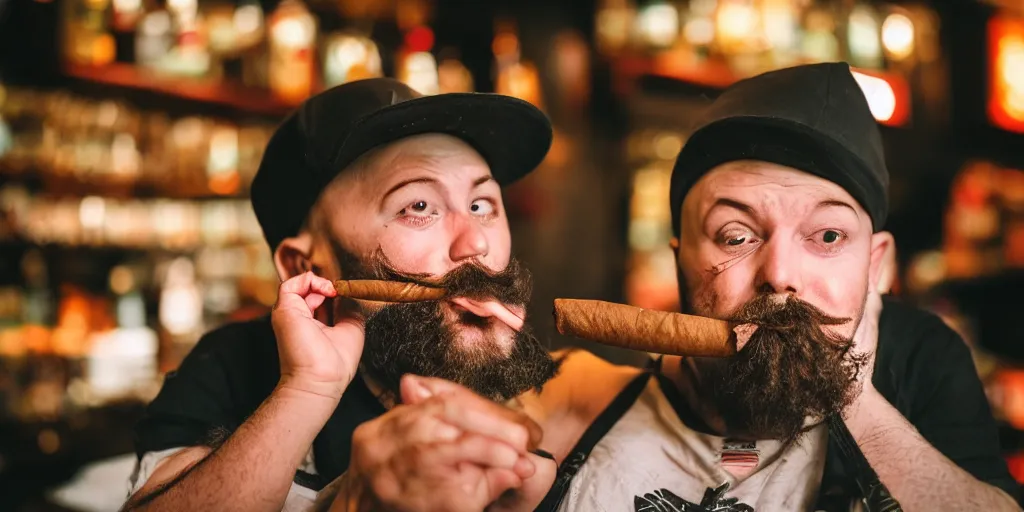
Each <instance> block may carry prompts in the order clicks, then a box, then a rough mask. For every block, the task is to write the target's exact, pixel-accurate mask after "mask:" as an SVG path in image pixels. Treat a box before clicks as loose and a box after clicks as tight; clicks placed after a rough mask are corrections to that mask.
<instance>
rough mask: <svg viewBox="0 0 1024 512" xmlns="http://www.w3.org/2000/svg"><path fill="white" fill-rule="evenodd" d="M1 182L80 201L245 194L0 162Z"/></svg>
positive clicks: (205, 186)
mask: <svg viewBox="0 0 1024 512" xmlns="http://www.w3.org/2000/svg"><path fill="white" fill-rule="evenodd" d="M0 181H2V182H3V183H4V184H5V185H15V184H16V185H25V186H29V187H31V188H39V189H40V190H41V191H43V192H45V193H46V195H47V196H48V197H53V198H83V197H88V196H98V197H103V198H109V199H170V200H182V201H215V200H231V199H237V200H247V199H249V194H248V191H246V190H238V187H231V189H230V191H227V190H226V191H224V192H223V193H220V192H217V191H214V190H212V189H211V187H210V186H209V184H207V183H175V184H173V185H172V184H160V183H152V182H149V181H146V180H143V179H135V178H128V179H125V178H121V179H118V178H115V177H111V178H89V179H83V178H81V177H79V176H75V175H73V174H56V173H48V172H40V171H37V170H34V169H32V170H27V171H26V170H16V169H13V168H11V167H7V166H5V165H4V164H3V162H0Z"/></svg>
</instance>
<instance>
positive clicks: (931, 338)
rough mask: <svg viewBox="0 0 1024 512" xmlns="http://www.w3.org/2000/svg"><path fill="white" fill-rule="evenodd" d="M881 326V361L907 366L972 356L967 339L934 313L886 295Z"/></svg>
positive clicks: (886, 363)
mask: <svg viewBox="0 0 1024 512" xmlns="http://www.w3.org/2000/svg"><path fill="white" fill-rule="evenodd" d="M883 304H884V305H883V309H882V316H881V318H880V319H879V325H878V363H879V364H880V365H881V364H885V365H889V366H895V367H898V368H899V367H906V366H908V365H913V364H915V363H918V362H924V361H934V360H936V359H942V358H949V357H953V358H958V359H960V358H965V357H966V358H968V359H969V355H970V351H969V350H968V348H967V344H966V343H964V340H963V338H961V337H960V335H959V334H957V332H956V331H954V330H953V329H952V328H950V327H949V325H947V324H946V322H944V321H943V320H942V319H941V318H939V317H938V316H937V315H935V314H934V313H931V312H929V311H925V310H922V309H920V308H918V307H916V306H914V305H912V304H908V303H906V302H903V301H901V300H898V299H894V298H888V297H887V298H885V300H884V303H883Z"/></svg>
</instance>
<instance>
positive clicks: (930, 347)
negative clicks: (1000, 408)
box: [876, 315, 1018, 500]
mask: <svg viewBox="0 0 1024 512" xmlns="http://www.w3.org/2000/svg"><path fill="white" fill-rule="evenodd" d="M915 330H917V331H918V332H919V333H920V337H919V338H918V341H919V342H918V343H912V344H910V345H909V347H908V348H910V351H909V353H908V354H907V358H906V360H905V364H906V366H905V368H906V373H905V376H904V377H903V378H902V379H898V380H902V381H903V382H904V386H900V387H902V388H904V389H902V390H900V389H897V390H896V396H895V397H894V398H895V399H896V400H895V402H894V403H896V405H897V408H899V409H900V412H902V413H903V415H904V416H905V417H906V418H907V419H908V420H909V421H910V422H911V423H912V424H913V425H914V426H915V427H916V428H917V430H918V431H919V432H920V433H921V435H922V436H923V437H924V438H925V439H926V440H927V441H928V442H929V443H930V444H931V445H932V446H934V447H935V448H936V449H938V450H939V451H940V452H942V454H943V455H945V456H946V457H948V458H949V459H950V460H952V461H953V462H954V463H956V464H957V465H958V466H960V467H961V468H963V469H964V470H966V471H967V472H969V473H970V474H972V475H974V477H975V478H977V479H979V480H981V481H984V482H987V483H989V484H991V485H994V486H996V487H999V488H1000V489H1003V490H1004V491H1006V492H1007V493H1009V494H1010V496H1012V497H1013V498H1014V499H1015V500H1016V499H1018V485H1017V483H1016V482H1015V481H1014V479H1013V478H1012V477H1011V476H1010V473H1009V470H1008V469H1007V466H1006V461H1005V460H1004V459H1003V457H1002V454H1001V450H1000V445H999V432H998V430H997V427H996V423H995V420H994V419H993V417H992V411H991V409H990V408H989V403H988V400H987V398H986V396H985V392H984V389H983V388H982V384H981V381H980V379H979V378H978V374H977V371H976V369H975V367H974V363H973V360H972V358H971V353H970V351H969V350H968V348H967V345H966V344H965V343H964V341H963V340H962V339H961V338H960V335H958V334H957V333H956V332H955V331H953V330H952V329H950V328H949V327H948V326H947V325H946V324H945V323H944V322H942V320H941V319H939V318H938V317H935V316H932V315H928V316H927V317H926V318H925V320H924V321H923V322H921V325H920V329H919V330H918V329H915ZM880 351H881V349H880ZM876 371H877V370H876ZM890 401H892V398H890Z"/></svg>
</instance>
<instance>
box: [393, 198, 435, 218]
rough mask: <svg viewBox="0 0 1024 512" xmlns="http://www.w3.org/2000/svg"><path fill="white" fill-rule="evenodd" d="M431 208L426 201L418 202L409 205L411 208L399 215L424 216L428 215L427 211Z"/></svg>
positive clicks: (405, 209) (407, 207)
mask: <svg viewBox="0 0 1024 512" xmlns="http://www.w3.org/2000/svg"><path fill="white" fill-rule="evenodd" d="M429 208H430V204H429V203H427V202H426V201H416V202H413V203H411V204H409V206H406V207H405V208H402V211H400V212H398V213H399V215H424V214H426V213H428V211H427V210H428V209H429Z"/></svg>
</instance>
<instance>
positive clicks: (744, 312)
mask: <svg viewBox="0 0 1024 512" xmlns="http://www.w3.org/2000/svg"><path fill="white" fill-rule="evenodd" d="M775 297H776V295H774V294H761V295H758V296H757V297H754V298H753V299H751V300H750V301H748V302H747V303H746V304H744V305H743V307H742V308H740V311H739V312H738V313H737V314H735V315H733V317H732V318H730V320H731V321H733V322H736V323H752V324H756V325H758V326H759V327H763V328H767V329H772V330H775V331H783V332H785V331H794V330H797V329H799V328H800V327H801V326H805V325H808V324H811V325H815V324H816V325H820V326H830V325H842V324H845V323H847V322H849V321H850V320H851V319H850V318H842V317H835V316H831V315H829V314H827V313H825V312H824V311H822V310H821V309H819V308H818V307H816V306H814V305H813V304H811V303H809V302H807V301H804V300H801V299H798V298H796V297H795V296H789V297H788V298H787V300H786V302H785V303H784V304H781V305H780V304H779V303H778V300H777V299H776V298H775Z"/></svg>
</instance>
